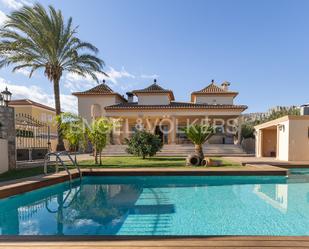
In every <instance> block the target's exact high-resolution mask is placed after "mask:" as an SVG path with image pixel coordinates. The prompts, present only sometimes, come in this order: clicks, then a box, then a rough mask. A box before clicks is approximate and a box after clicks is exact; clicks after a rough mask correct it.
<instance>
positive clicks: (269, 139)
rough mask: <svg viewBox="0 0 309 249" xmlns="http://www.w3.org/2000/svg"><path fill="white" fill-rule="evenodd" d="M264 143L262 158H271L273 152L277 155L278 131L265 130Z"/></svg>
mask: <svg viewBox="0 0 309 249" xmlns="http://www.w3.org/2000/svg"><path fill="white" fill-rule="evenodd" d="M262 143H263V147H262V156H265V157H270V156H271V153H272V152H275V153H277V129H270V130H266V129H264V130H263V134H262Z"/></svg>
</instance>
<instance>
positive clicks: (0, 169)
mask: <svg viewBox="0 0 309 249" xmlns="http://www.w3.org/2000/svg"><path fill="white" fill-rule="evenodd" d="M0 151H1V153H0V162H1V163H0V174H1V173H4V172H6V171H8V170H9V158H8V142H7V140H5V139H1V138H0Z"/></svg>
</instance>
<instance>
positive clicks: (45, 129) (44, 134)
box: [15, 113, 50, 161]
mask: <svg viewBox="0 0 309 249" xmlns="http://www.w3.org/2000/svg"><path fill="white" fill-rule="evenodd" d="M15 129H16V149H17V160H18V161H22V160H35V159H43V158H44V156H45V154H46V153H47V152H48V151H49V150H50V127H49V125H48V124H46V123H44V122H41V121H38V120H36V119H35V118H33V117H32V116H31V115H28V114H23V113H18V114H16V116H15Z"/></svg>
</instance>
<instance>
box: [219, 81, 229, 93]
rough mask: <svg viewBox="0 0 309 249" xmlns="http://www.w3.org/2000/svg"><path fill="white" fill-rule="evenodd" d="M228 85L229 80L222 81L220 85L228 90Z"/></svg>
mask: <svg viewBox="0 0 309 249" xmlns="http://www.w3.org/2000/svg"><path fill="white" fill-rule="evenodd" d="M230 85H231V83H230V82H227V81H224V82H223V83H222V84H221V87H222V88H223V90H224V91H228V90H229V86H230Z"/></svg>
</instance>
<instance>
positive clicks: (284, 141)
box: [277, 121, 290, 161]
mask: <svg viewBox="0 0 309 249" xmlns="http://www.w3.org/2000/svg"><path fill="white" fill-rule="evenodd" d="M289 126H290V122H289V121H283V122H280V124H279V125H278V130H277V133H278V139H277V141H278V149H277V151H278V153H277V158H278V159H279V160H283V161H288V160H289V155H290V151H289V150H290V149H289V137H290V127H289ZM280 127H281V128H280Z"/></svg>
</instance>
